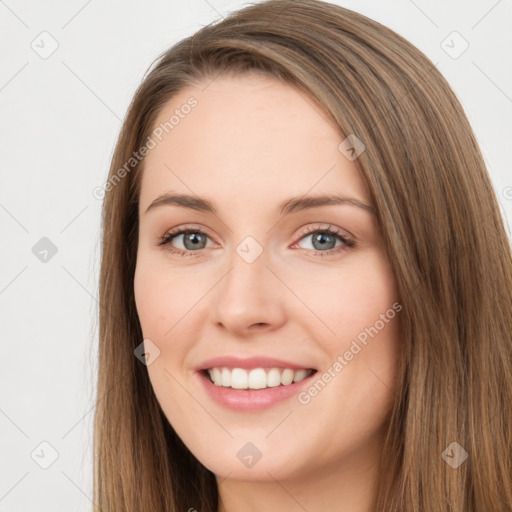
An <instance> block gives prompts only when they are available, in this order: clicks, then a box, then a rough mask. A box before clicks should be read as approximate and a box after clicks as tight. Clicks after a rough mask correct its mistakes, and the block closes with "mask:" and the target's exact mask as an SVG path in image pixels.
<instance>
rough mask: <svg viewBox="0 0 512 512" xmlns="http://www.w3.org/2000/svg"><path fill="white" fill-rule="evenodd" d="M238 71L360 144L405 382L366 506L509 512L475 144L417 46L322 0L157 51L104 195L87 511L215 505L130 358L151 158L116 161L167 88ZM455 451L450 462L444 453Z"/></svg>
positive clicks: (480, 164) (502, 394)
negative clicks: (392, 290) (392, 289)
mask: <svg viewBox="0 0 512 512" xmlns="http://www.w3.org/2000/svg"><path fill="white" fill-rule="evenodd" d="M246 71H257V72H260V73H265V74H267V75H271V76H273V77H277V78H278V79H280V80H283V81H285V82H287V83H290V84H293V85H294V86H296V87H299V88H300V89H301V90H303V91H305V92H306V93H307V94H308V95H309V96H310V97H311V98H313V99H315V100H316V101H318V102H319V103H320V105H322V106H323V108H324V109H325V112H326V113H327V114H328V115H329V116H330V117H331V118H332V120H334V122H335V123H336V125H337V126H339V128H340V130H341V131H342V133H344V134H346V135H349V134H354V135H356V136H357V137H358V138H359V139H360V140H361V141H363V143H364V144H365V146H366V149H365V151H364V152H363V153H362V154H361V155H360V156H359V157H358V159H357V162H358V164H359V167H360V170H361V172H362V174H363V176H364V179H365V180H366V182H367V183H368V186H369V189H370V192H371V197H372V201H373V203H374V205H375V207H376V210H377V216H378V221H379V224H380V227H381V230H382V235H383V238H384V241H385V244H386V247H387V251H388V255H389V258H390V261H391V264H392V268H393V271H394V274H395V277H396V281H397V286H398V291H399V294H400V299H401V304H402V305H403V310H402V312H401V318H400V326H401V327H400V330H401V340H400V343H401V361H400V368H399V373H398V376H397V378H398V388H397V389H398V390H399V391H398V392H397V394H396V396H395V401H394V406H393V409H392V411H391V413H390V414H391V415H390V418H391V419H390V427H389V430H388V435H387V439H386V441H385V445H384V446H383V456H382V462H381V464H382V466H381V470H380V472H379V474H380V481H379V482H378V486H377V488H376V490H375V501H374V506H373V507H372V510H375V511H386V512H387V511H397V512H432V511H436V512H443V511H446V512H448V511H451V512H453V511H460V512H462V511H463V512H470V511H471V512H489V511H493V512H497V511H509V512H510V511H512V483H511V482H512V257H511V247H510V242H509V240H508V237H507V233H506V231H505V227H504V222H503V218H502V216H501V213H500V208H499V204H498V202H497V199H496V197H495V194H494V191H493V188H492V185H491V181H490V179H489V176H488V173H487V170H486V167H485V164H484V161H483V158H482V155H481V152H480V149H479V147H478V144H477V142H476V140H475V136H474V134H473V132H472V129H471V127H470V124H469V122H468V120H467V118H466V115H465V113H464V111H463V109H462V107H461V105H460V103H459V101H458V100H457V98H456V96H455V94H454V93H453V91H452V90H451V88H450V87H449V85H448V83H447V82H446V80H445V79H444V78H443V76H442V75H441V74H440V73H439V71H438V70H437V69H436V67H435V65H434V64H433V63H432V62H431V61H430V60H429V59H428V58H427V57H425V56H424V55H423V54H422V53H421V52H420V51H419V50H418V49H416V48H415V47H414V46H413V45H411V44H410V43H409V42H408V41H406V40H405V39H403V38H402V37H401V36H399V35H398V34H396V33H394V32H393V31H392V30H390V29H388V28H386V27H384V26H383V25H381V24H379V23H377V22H375V21H372V20H371V19H368V18H366V17H365V16H363V15H361V14H358V13H355V12H352V11H350V10H348V9H345V8H342V7H339V6H336V5H333V4H329V3H326V2H322V1H318V0H299V1H297V0H270V1H265V2H262V3H259V4H255V5H250V6H248V7H246V8H244V9H242V10H239V11H236V12H234V13H232V14H230V15H229V16H227V17H226V18H225V19H223V20H221V21H219V22H216V23H212V24H210V25H208V26H206V27H204V28H202V29H201V30H199V31H198V32H197V33H195V34H194V35H193V36H191V37H188V38H186V39H184V40H182V41H180V42H179V43H178V44H176V45H174V46H173V47H172V48H170V49H169V50H168V51H166V52H165V53H164V54H163V55H161V56H160V57H159V58H158V59H157V61H156V62H155V63H154V64H153V65H152V67H151V68H150V70H148V73H147V75H146V76H145V78H144V80H143V82H142V84H141V85H140V86H139V88H138V90H137V91H136V94H135V96H134V98H133V101H132V103H131V105H130V107H129V110H128V113H127V115H126V118H125V121H124V124H123V127H122V131H121V134H120V136H119V140H118V142H117V146H116V148H115V153H114V155H113V159H112V165H111V168H110V174H109V180H108V182H107V186H106V187H105V192H106V195H105V199H104V205H103V217H102V221H103V232H102V240H103V242H102V260H101V275H100V289H99V301H100V304H101V308H100V311H99V330H100V332H99V375H98V390H97V393H98V402H97V408H96V415H95V425H94V428H95V430H94V471H95V472H94V497H93V500H94V503H95V506H96V507H97V508H98V510H101V511H102V512H107V511H108V512H113V511H121V510H123V511H127V512H163V511H178V510H179V511H182V510H189V509H190V508H193V509H195V510H197V511H198V512H216V511H217V506H218V490H217V486H216V480H215V476H214V475H213V474H212V473H211V472H210V471H209V470H207V469H206V468H205V467H204V466H203V465H202V464H201V463H200V462H199V461H198V460H197V459H196V458H195V457H194V456H193V455H192V454H191V453H190V451H189V450H188V448H187V447H186V446H184V444H183V443H182V442H181V440H180V439H179V438H178V436H177V435H176V433H175V432H174V430H173V429H172V427H171V426H170V425H169V423H168V421H167V420H166V418H165V416H164V414H163V412H162V410H161V409H160V406H159V404H158V402H157V400H156V398H155V395H154V393H153V390H152V387H151V384H150V382H149V378H148V373H147V369H146V368H145V366H144V365H143V364H141V362H140V361H139V360H138V359H137V358H136V357H135V356H134V350H135V348H136V347H137V346H138V345H139V344H140V343H141V342H142V333H141V328H140V325H139V320H138V316H137V312H136V308H135V301H134V289H133V279H134V270H135V265H136V254H137V235H138V197H139V186H140V178H141V172H142V166H143V163H144V161H143V159H142V160H141V161H140V162H134V161H131V163H130V166H129V167H127V166H126V163H127V162H128V161H130V158H132V157H133V155H134V152H136V151H137V150H138V149H139V148H140V147H142V146H143V145H144V144H145V143H146V141H147V140H148V137H149V136H150V134H151V131H152V130H153V129H154V122H155V119H156V117H157V116H158V114H159V112H160V111H161V108H162V106H163V105H164V104H165V103H167V102H168V101H169V100H170V99H171V98H172V97H173V96H174V95H175V94H176V93H177V92H178V91H180V90H182V89H183V88H185V87H186V86H187V85H188V84H191V83H197V81H198V80H203V81H204V83H208V82H209V81H211V80H214V79H215V78H216V77H217V76H218V75H219V74H221V73H235V74H239V73H244V72H246ZM197 108H200V106H199V107H197ZM122 168H124V172H121V171H120V169H122ZM452 443H458V445H454V444H452ZM459 445H460V446H459ZM447 448H448V451H446V449H447ZM462 450H464V452H463V451H462ZM466 452H467V454H468V457H467V459H466V460H465V461H464V462H462V464H460V465H459V466H458V467H457V468H455V467H452V465H451V464H449V463H448V462H449V461H447V457H453V455H454V453H456V454H457V456H460V454H461V453H462V454H463V453H466Z"/></svg>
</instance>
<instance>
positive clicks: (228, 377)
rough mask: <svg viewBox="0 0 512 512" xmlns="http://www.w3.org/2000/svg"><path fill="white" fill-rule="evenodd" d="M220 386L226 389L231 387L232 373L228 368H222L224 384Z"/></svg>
mask: <svg viewBox="0 0 512 512" xmlns="http://www.w3.org/2000/svg"><path fill="white" fill-rule="evenodd" d="M212 380H213V382H215V383H216V382H218V381H216V380H214V379H212ZM220 384H221V386H224V387H226V388H229V387H230V386H231V372H230V371H229V370H228V369H227V368H222V382H221V383H220Z"/></svg>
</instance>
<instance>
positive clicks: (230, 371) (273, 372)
mask: <svg viewBox="0 0 512 512" xmlns="http://www.w3.org/2000/svg"><path fill="white" fill-rule="evenodd" d="M200 373H201V374H202V375H203V376H204V377H205V378H206V379H208V380H209V381H210V382H211V383H212V384H214V385H215V386H218V387H223V388H230V389H235V390H243V389H250V390H263V389H268V388H279V387H281V388H282V387H287V386H291V385H292V384H295V383H299V382H302V381H303V380H305V379H307V378H308V377H310V376H311V375H313V374H314V373H316V370H315V369H313V368H300V369H295V368H281V367H260V368H253V369H249V368H230V367H226V366H214V367H211V368H206V369H203V370H200Z"/></svg>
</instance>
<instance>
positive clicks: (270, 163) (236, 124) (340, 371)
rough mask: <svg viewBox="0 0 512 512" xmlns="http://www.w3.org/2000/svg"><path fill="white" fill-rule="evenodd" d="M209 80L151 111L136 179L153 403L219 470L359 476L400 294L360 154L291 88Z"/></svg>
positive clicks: (384, 391)
mask: <svg viewBox="0 0 512 512" xmlns="http://www.w3.org/2000/svg"><path fill="white" fill-rule="evenodd" d="M206 85H207V82H205V83H203V84H201V85H199V84H198V86H197V87H195V86H189V87H187V88H186V89H184V90H182V91H181V92H180V93H179V94H178V95H177V96H175V97H174V98H173V99H172V100H171V101H169V103H168V104H167V105H166V106H165V108H164V109H163V110H162V111H161V113H160V115H159V117H158V119H157V121H156V123H155V126H154V128H155V129H156V130H155V132H154V134H153V136H152V139H153V143H150V144H148V147H151V148H152V149H150V151H149V154H148V155H147V157H146V159H145V164H144V172H143V176H142V181H141V194H140V204H139V218H140V228H139V241H138V254H137V268H136V272H135V283H134V285H135V298H136V305H137V311H138V315H139V319H140V323H141V326H142V331H143V335H144V339H145V340H146V341H145V345H144V346H145V349H146V351H147V352H149V354H150V359H149V361H148V366H147V370H148V372H149V377H150V380H151V383H152V386H153V389H154V392H155V394H156V397H157V399H158V401H159V403H160V405H161V407H162V409H163V411H164V413H165V415H166V417H167V419H168V420H169V422H170V424H171V425H172V426H173V428H174V429H175V431H176V432H177V434H178V435H179V436H180V438H181V439H182V440H183V442H184V443H185V444H186V445H187V446H188V448H189V449H190V450H191V451H192V453H193V454H194V455H195V456H196V457H197V458H198V459H199V461H201V462H202V463H203V464H204V465H205V466H206V467H207V468H209V469H210V470H211V471H213V472H214V473H215V474H217V475H219V476H222V477H226V476H228V475H229V477H230V478H234V479H242V480H271V479H272V478H275V479H278V480H286V479H292V478H296V479H297V478H303V477H304V478H306V477H308V478H309V477H310V476H311V475H312V474H314V475H316V476H321V475H327V474H333V472H336V471H340V468H345V469H347V470H349V468H350V471H352V472H357V471H358V468H360V470H361V472H363V471H364V470H367V469H368V467H369V466H370V465H373V464H374V463H375V461H376V457H377V456H378V454H379V450H380V448H381V445H382V440H383V435H384V434H385V430H386V421H387V414H388V413H389V411H390V408H391V405H392V401H393V394H394V393H393V390H394V383H395V372H396V363H397V349H398V321H397V317H398V316H399V313H398V311H399V310H400V309H401V305H400V304H399V303H398V300H399V298H398V296H397V290H396V287H395V279H394V276H393V273H392V270H391V267H390V263H389V261H388V258H387V254H386V251H385V248H384V245H383V240H382V238H381V234H380V232H379V228H378V225H377V221H376V216H375V214H374V213H372V211H370V210H371V209H372V205H371V203H370V196H369V193H368V189H367V188H366V186H365V182H364V181H363V179H362V176H361V175H360V173H359V171H358V167H357V160H354V157H353V156H352V153H351V152H345V151H344V150H342V149H339V146H340V143H342V142H343V140H344V138H345V136H343V135H342V134H341V133H339V132H338V131H337V130H336V128H335V125H334V124H332V123H331V122H330V121H329V120H328V118H327V115H326V114H325V112H323V111H322V110H321V109H320V108H319V107H318V106H317V104H316V103H315V102H314V101H313V100H312V99H311V98H309V97H308V96H306V95H305V94H304V93H302V92H298V91H297V90H296V89H294V88H292V87H290V86H289V85H286V84H284V83H282V82H280V81H277V80H276V79H273V78H269V77H263V76H259V75H254V74H251V75H243V76H236V77H224V78H222V77H218V78H217V79H215V80H214V81H213V82H211V83H210V85H208V86H207V87H206ZM191 97H194V98H195V100H194V99H190V98H191ZM187 105H188V107H187ZM172 116H174V117H172ZM171 118H172V120H171V121H170V122H169V120H170V119H171ZM166 122H167V125H166V128H165V129H163V130H162V126H164V125H165V123H166ZM159 126H160V129H158V127H159ZM166 132H167V133H166ZM155 134H156V136H155ZM159 139H161V140H159ZM343 147H345V146H342V148H343ZM171 196H182V200H176V199H175V200H173V199H172V197H171ZM184 196H187V197H189V199H187V200H183V197H184ZM319 196H331V197H334V196H339V197H342V198H346V199H347V201H339V202H329V203H328V204H327V202H326V201H323V200H319V201H316V202H315V201H313V200H312V198H316V197H319ZM364 205H366V206H368V208H366V207H365V206H364ZM327 229H330V230H331V231H332V233H326V232H325V230H327ZM179 230H188V234H177V231H179ZM169 232H172V233H171V234H172V235H174V236H173V237H170V236H169V237H167V238H166V235H167V234H169ZM393 318H394V319H393ZM149 340H150V341H149ZM141 341H142V340H141ZM208 370H209V371H208ZM312 371H314V373H312ZM210 374H211V377H212V378H213V379H214V380H215V381H216V383H213V382H211V380H210V377H209V375H210ZM294 379H295V380H296V382H292V383H290V381H292V380H294ZM247 386H249V387H250V389H246V388H247Z"/></svg>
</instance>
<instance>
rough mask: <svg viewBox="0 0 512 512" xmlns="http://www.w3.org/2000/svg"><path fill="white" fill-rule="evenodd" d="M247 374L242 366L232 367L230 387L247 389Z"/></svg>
mask: <svg viewBox="0 0 512 512" xmlns="http://www.w3.org/2000/svg"><path fill="white" fill-rule="evenodd" d="M248 384H249V376H248V375H247V372H246V371H245V370H243V369H242V368H233V371H232V372H231V387H232V388H233V389H247V388H248Z"/></svg>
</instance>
